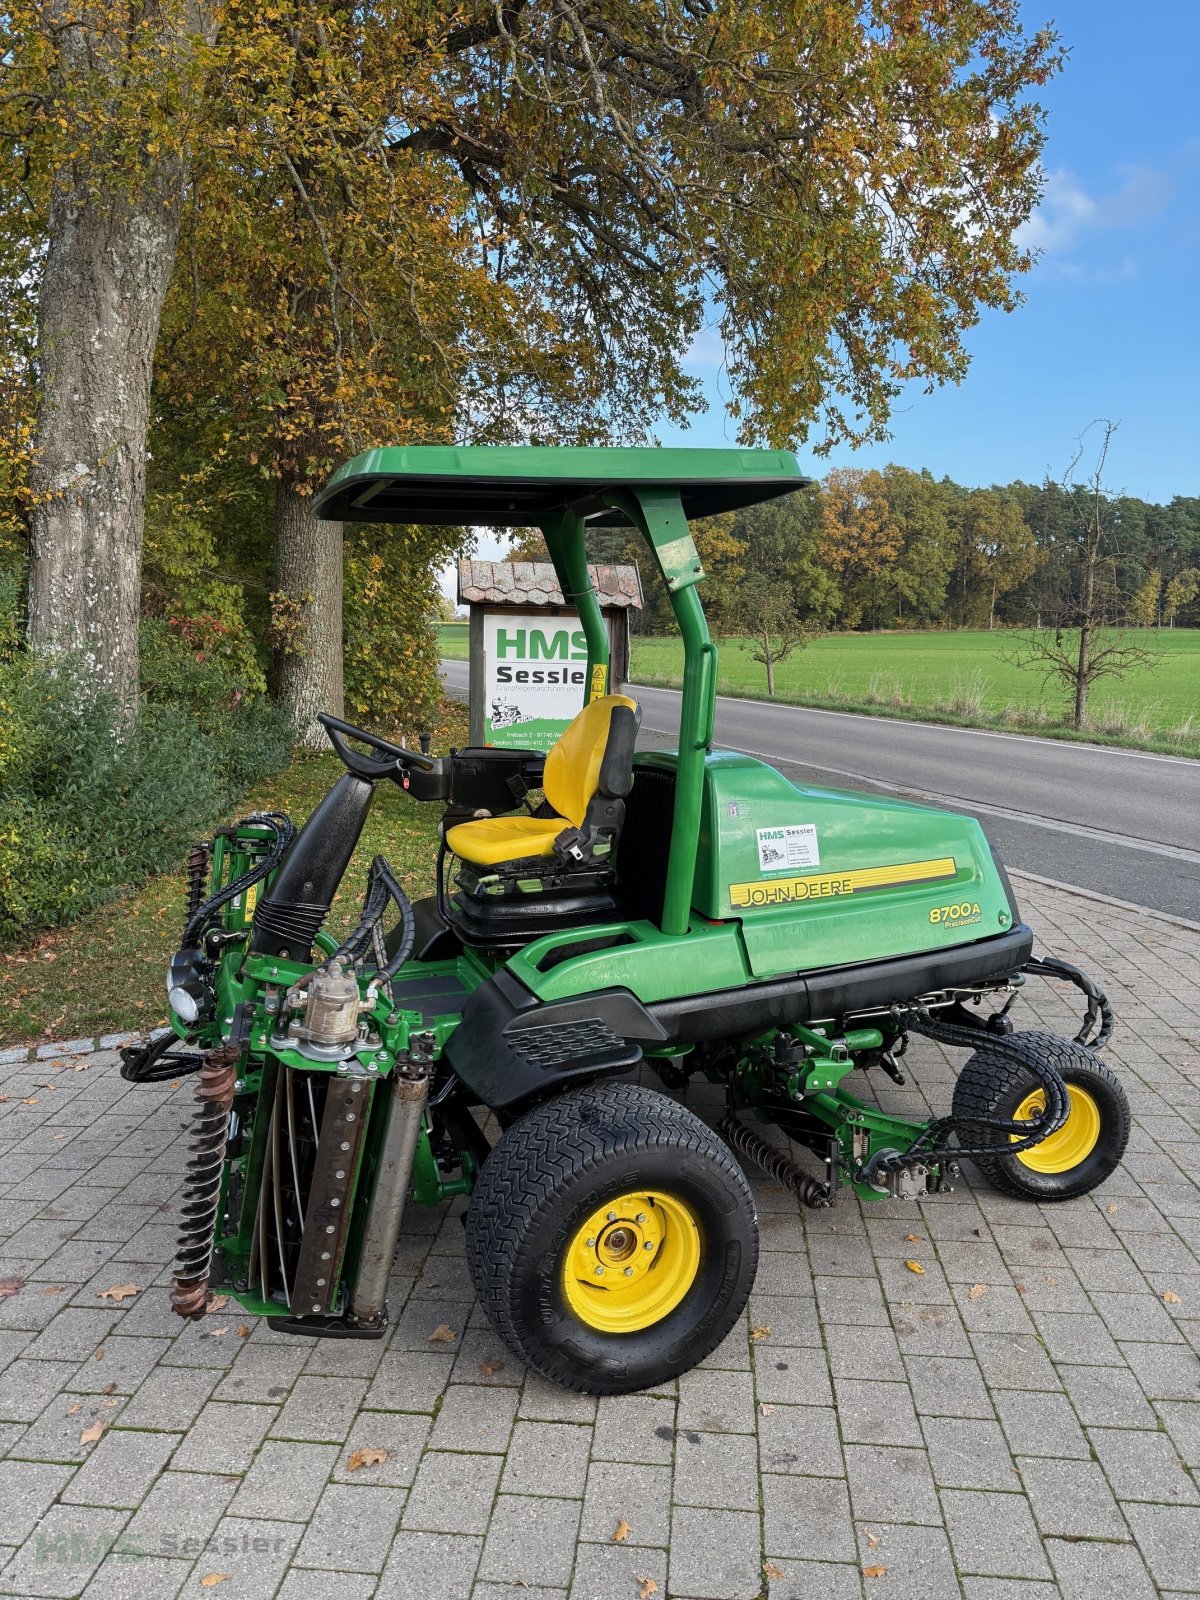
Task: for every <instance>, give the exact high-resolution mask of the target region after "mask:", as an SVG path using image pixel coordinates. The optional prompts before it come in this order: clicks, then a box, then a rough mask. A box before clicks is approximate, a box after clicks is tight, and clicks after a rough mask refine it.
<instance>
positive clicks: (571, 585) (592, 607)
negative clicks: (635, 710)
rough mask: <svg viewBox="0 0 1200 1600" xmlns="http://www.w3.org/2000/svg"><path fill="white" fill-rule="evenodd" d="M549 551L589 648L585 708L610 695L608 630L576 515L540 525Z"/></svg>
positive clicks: (568, 512)
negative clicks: (581, 625) (575, 611)
mask: <svg viewBox="0 0 1200 1600" xmlns="http://www.w3.org/2000/svg"><path fill="white" fill-rule="evenodd" d="M540 526H541V530H542V536H543V537H544V538H545V541H546V548H547V550H549V552H550V559H551V561H553V563H554V571H555V574H556V576H557V578H558V583H559V587H560V588H561V589H562V592H563V599H564V600H565V601H566V603H567V604H568V605H573V606H574V607H575V609H576V610H577V611H578V612H579V620H580V622H581V623H582V624H583V632H584V637H585V638H586V639H587V648H588V673H587V693H586V694H585V695H584V704H585V705H586V704H588V703H589V702H590V701H592V700H599V699H600V698H601V697H602V696H604V695H606V694H607V693H608V677H609V645H608V627H607V625H606V624H605V621H604V613H603V611H601V609H600V601H599V600H598V599H597V597H596V591H595V589H594V588H593V586H592V575H591V573H590V572H589V571H588V562H587V546H586V543H585V540H584V522H583V519H582V517H577V516H576V515H575V514H574V513H573V512H570V511H566V512H563V513H562V514H561V515H560V516H554V517H546V518H545V519H544V520H543V521H542V523H541V524H540Z"/></svg>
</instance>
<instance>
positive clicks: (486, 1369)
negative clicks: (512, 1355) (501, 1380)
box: [479, 1357, 504, 1378]
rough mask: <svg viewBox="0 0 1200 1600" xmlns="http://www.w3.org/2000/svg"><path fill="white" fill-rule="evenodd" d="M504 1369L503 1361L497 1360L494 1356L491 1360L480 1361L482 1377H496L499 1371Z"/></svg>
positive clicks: (480, 1374)
mask: <svg viewBox="0 0 1200 1600" xmlns="http://www.w3.org/2000/svg"><path fill="white" fill-rule="evenodd" d="M503 1371H504V1363H503V1361H497V1360H496V1359H495V1357H492V1359H491V1360H489V1361H481V1362H480V1363H479V1376H480V1377H481V1378H494V1377H495V1376H496V1374H497V1373H498V1372H503Z"/></svg>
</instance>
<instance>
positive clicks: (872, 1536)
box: [867, 1532, 879, 1550]
mask: <svg viewBox="0 0 1200 1600" xmlns="http://www.w3.org/2000/svg"><path fill="white" fill-rule="evenodd" d="M878 1544H879V1535H878V1534H877V1533H870V1532H868V1534H867V1549H868V1550H874V1549H875V1548H876V1546H877V1545H878Z"/></svg>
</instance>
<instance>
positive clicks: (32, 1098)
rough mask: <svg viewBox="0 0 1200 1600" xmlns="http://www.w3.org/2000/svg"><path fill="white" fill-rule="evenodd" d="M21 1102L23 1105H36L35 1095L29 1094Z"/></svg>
mask: <svg viewBox="0 0 1200 1600" xmlns="http://www.w3.org/2000/svg"><path fill="white" fill-rule="evenodd" d="M21 1104H22V1105H23V1106H35V1105H37V1095H35V1094H31V1095H30V1096H29V1098H28V1099H26V1100H22V1101H21Z"/></svg>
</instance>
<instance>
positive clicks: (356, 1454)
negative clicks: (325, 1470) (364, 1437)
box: [346, 1445, 388, 1472]
mask: <svg viewBox="0 0 1200 1600" xmlns="http://www.w3.org/2000/svg"><path fill="white" fill-rule="evenodd" d="M387 1458H388V1453H387V1451H386V1450H379V1449H376V1448H375V1446H373V1445H368V1446H366V1448H364V1449H362V1450H354V1451H352V1452H351V1454H350V1459H349V1461H347V1463H346V1471H347V1472H357V1471H358V1469H359V1468H360V1467H377V1466H378V1465H379V1463H380V1462H381V1461H386V1460H387Z"/></svg>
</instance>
